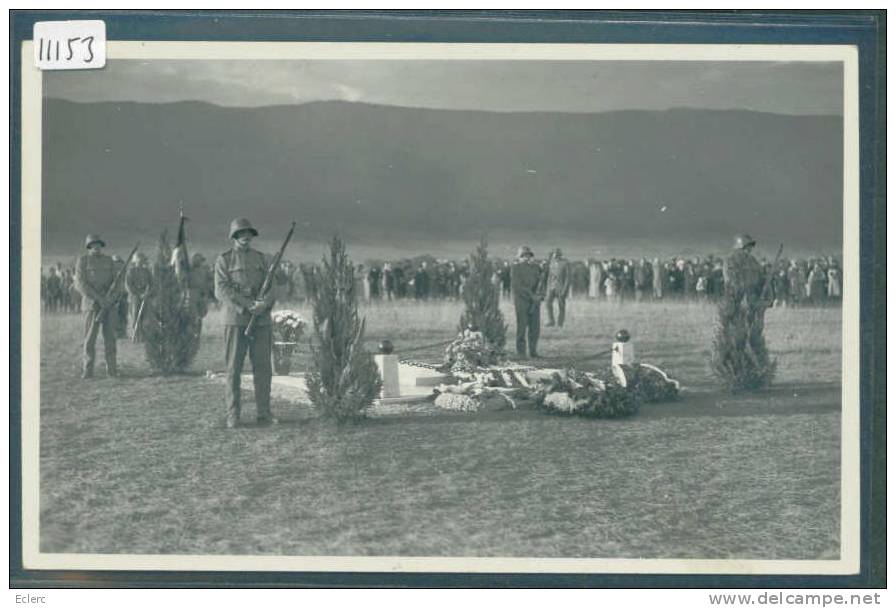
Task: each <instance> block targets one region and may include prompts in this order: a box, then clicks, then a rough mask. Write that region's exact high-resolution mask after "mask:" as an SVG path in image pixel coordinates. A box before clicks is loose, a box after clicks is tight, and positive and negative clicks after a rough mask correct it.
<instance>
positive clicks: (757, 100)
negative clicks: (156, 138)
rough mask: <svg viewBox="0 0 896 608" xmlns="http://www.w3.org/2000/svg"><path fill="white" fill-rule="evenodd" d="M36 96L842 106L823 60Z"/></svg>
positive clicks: (802, 109)
mask: <svg viewBox="0 0 896 608" xmlns="http://www.w3.org/2000/svg"><path fill="white" fill-rule="evenodd" d="M44 94H45V95H46V96H48V97H57V98H63V99H69V100H74V101H142V102H157V103H160V102H171V101H184V100H198V101H206V102H210V103H214V104H218V105H222V106H238V107H251V106H267V105H281V104H299V103H306V102H311V101H320V100H344V101H359V102H366V103H375V104H386V105H396V106H407V107H424V108H446V109H473V110H489V111H504V112H511V111H547V112H601V111H609V110H622V109H640V110H662V109H668V108H673V107H687V108H711V109H744V110H756V111H763V112H775V113H780V114H832V115H840V114H842V112H843V78H842V64H840V63H833V62H832V63H797V62H793V63H791V62H788V63H783V62H733V61H730V62H683V61H676V62H671V61H637V62H635V61H587V62H586V61H582V62H579V61H574V62H573V61H385V60H375V61H335V60H314V61H309V60H288V61H276V60H267V61H220V60H207V61H171V60H165V61H161V60H152V61H143V60H112V61H110V62H109V63H108V64H107V65H106V67H105V68H104V69H102V70H83V71H58V72H44Z"/></svg>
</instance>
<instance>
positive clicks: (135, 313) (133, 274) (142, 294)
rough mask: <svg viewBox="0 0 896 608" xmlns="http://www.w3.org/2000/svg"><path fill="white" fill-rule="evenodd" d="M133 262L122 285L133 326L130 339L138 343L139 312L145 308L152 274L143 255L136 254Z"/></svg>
mask: <svg viewBox="0 0 896 608" xmlns="http://www.w3.org/2000/svg"><path fill="white" fill-rule="evenodd" d="M134 261H135V264H134V265H133V266H131V267H130V268H128V272H127V274H126V275H125V278H124V285H125V288H126V289H127V291H128V306H129V307H130V318H131V319H132V320H133V324H134V327H133V330H132V331H133V335H132V339H133V340H134V341H135V342H138V341H140V327H139V326H140V325H141V319H140V310H141V309H143V308H145V307H146V306H147V302H146V300H147V298H148V297H149V292H150V290H151V289H152V272H151V271H150V270H149V265H148V264H147V259H146V254H145V253H143V252H140V253H138V254H137V255H136V256H135V257H134Z"/></svg>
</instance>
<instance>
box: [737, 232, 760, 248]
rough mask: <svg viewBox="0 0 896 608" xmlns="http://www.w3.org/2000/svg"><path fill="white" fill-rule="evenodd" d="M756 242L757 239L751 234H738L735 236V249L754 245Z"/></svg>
mask: <svg viewBox="0 0 896 608" xmlns="http://www.w3.org/2000/svg"><path fill="white" fill-rule="evenodd" d="M755 244H756V240H755V239H754V238H753V237H751V236H750V235H749V234H738V235H737V236H736V237H734V248H735V249H746V248H747V247H752V246H753V245H755Z"/></svg>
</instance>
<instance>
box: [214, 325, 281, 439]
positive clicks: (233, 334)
mask: <svg viewBox="0 0 896 608" xmlns="http://www.w3.org/2000/svg"><path fill="white" fill-rule="evenodd" d="M245 331H246V326H245V325H225V326H224V348H225V354H224V356H225V357H226V359H227V385H226V388H225V393H224V399H225V401H226V402H227V418H228V420H232V421H234V422H236V421H238V420H239V418H240V374H241V373H242V371H243V362H244V361H245V360H246V354H247V353H248V355H249V361H250V362H251V363H252V381H253V383H254V384H255V410H256V417H257V418H258V420H259V421H265V420H269V419H270V418H271V376H272V375H273V372H272V371H271V343H272V333H271V326H270V325H265V326H261V325H257V326H255V333H254V335H253V336H252V337H251V338H247V337H246V335H245Z"/></svg>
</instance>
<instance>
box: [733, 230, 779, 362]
mask: <svg viewBox="0 0 896 608" xmlns="http://www.w3.org/2000/svg"><path fill="white" fill-rule="evenodd" d="M755 246H756V241H755V240H754V239H753V238H752V237H750V236H749V235H746V234H742V235H738V236H737V237H736V238H735V240H734V252H733V253H732V254H731V255H730V256H729V257H728V258H727V259H726V260H725V264H724V267H723V276H724V281H725V292H724V301H723V302H722V307H723V309H722V310H723V311H724V314H725V315H726V316H727V318H728V321H729V323H730V324H731V329H732V332H733V333H732V335H733V336H734V337H735V340H734V344H735V347H736V348H743V350H744V352H745V353H746V355H747V357H748V358H749V360H750V362H751V364H752V366H753V367H754V371H753V372H752V374H751V375H752V376H753V377H755V378H757V379H761V378H767V380H770V377H767V370H768V369H769V361H768V353H767V351H766V346H765V338H764V336H763V331H764V329H765V311H766V309H767V308H768V307H769V305H770V304H771V302H772V301H773V298H774V296H773V295H772V293H771V279H772V274H771V273H766V272H765V271H764V270H763V268H762V265H761V264H760V263H759V261H758V260H757V259H756V258H755V257H753V254H752V251H753V247H755ZM782 250H783V245H782V246H781V247H780V248H779V249H778V255H777V257H776V258H775V262H774V264H772V268H774V266H775V265H777V263H778V259H780V257H781V251H782Z"/></svg>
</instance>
